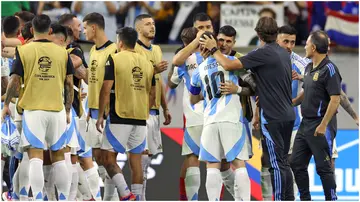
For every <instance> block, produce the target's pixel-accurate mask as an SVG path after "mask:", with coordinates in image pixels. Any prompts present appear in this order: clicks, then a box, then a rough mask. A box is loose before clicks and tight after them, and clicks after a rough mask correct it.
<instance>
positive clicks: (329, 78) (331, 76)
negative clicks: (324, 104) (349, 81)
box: [325, 63, 342, 96]
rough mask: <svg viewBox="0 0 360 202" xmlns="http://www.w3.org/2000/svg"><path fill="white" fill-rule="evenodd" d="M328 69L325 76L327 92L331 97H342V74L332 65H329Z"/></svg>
mask: <svg viewBox="0 0 360 202" xmlns="http://www.w3.org/2000/svg"><path fill="white" fill-rule="evenodd" d="M326 67H327V68H328V69H327V71H326V74H325V88H326V91H327V93H328V94H329V95H330V96H332V95H340V92H341V80H342V78H341V75H340V72H339V70H338V68H337V67H336V66H335V65H334V64H332V63H328V64H327V65H326Z"/></svg>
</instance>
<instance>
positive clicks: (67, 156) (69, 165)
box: [64, 152, 73, 185]
mask: <svg viewBox="0 0 360 202" xmlns="http://www.w3.org/2000/svg"><path fill="white" fill-rule="evenodd" d="M64 157H65V164H66V168H67V171H68V175H69V178H68V180H69V184H70V185H71V182H72V175H73V166H72V163H71V152H67V153H64Z"/></svg>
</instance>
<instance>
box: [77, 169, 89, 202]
mask: <svg viewBox="0 0 360 202" xmlns="http://www.w3.org/2000/svg"><path fill="white" fill-rule="evenodd" d="M76 168H77V171H78V175H79V183H78V185H79V186H78V189H79V192H80V193H81V194H82V200H84V201H89V200H90V199H91V198H92V195H91V191H90V187H89V183H88V181H87V179H86V175H85V172H84V170H83V169H82V168H81V166H80V164H77V165H76Z"/></svg>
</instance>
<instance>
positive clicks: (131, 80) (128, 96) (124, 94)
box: [112, 51, 154, 120]
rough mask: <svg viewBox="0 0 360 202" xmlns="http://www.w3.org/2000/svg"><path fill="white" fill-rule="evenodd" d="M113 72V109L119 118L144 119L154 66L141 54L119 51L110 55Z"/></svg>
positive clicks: (147, 111) (147, 107)
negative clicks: (112, 62) (114, 99)
mask: <svg viewBox="0 0 360 202" xmlns="http://www.w3.org/2000/svg"><path fill="white" fill-rule="evenodd" d="M112 58H113V61H114V74H115V92H116V93H115V95H116V100H118V101H119V102H116V103H121V104H116V105H115V110H116V112H117V114H118V115H119V116H120V117H121V118H130V119H138V120H146V119H147V118H148V116H149V93H150V89H151V81H152V78H153V74H154V68H153V66H152V65H151V63H150V62H149V61H148V60H147V59H146V58H145V57H144V56H142V55H140V54H138V53H135V52H131V51H121V52H119V53H117V54H114V55H112Z"/></svg>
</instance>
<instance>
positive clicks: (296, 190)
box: [291, 171, 299, 200]
mask: <svg viewBox="0 0 360 202" xmlns="http://www.w3.org/2000/svg"><path fill="white" fill-rule="evenodd" d="M291 174H292V177H293V182H294V185H293V186H294V197H295V200H296V198H297V196H298V193H299V188H298V186H297V184H296V182H295V176H294V173H293V172H292V171H291Z"/></svg>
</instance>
